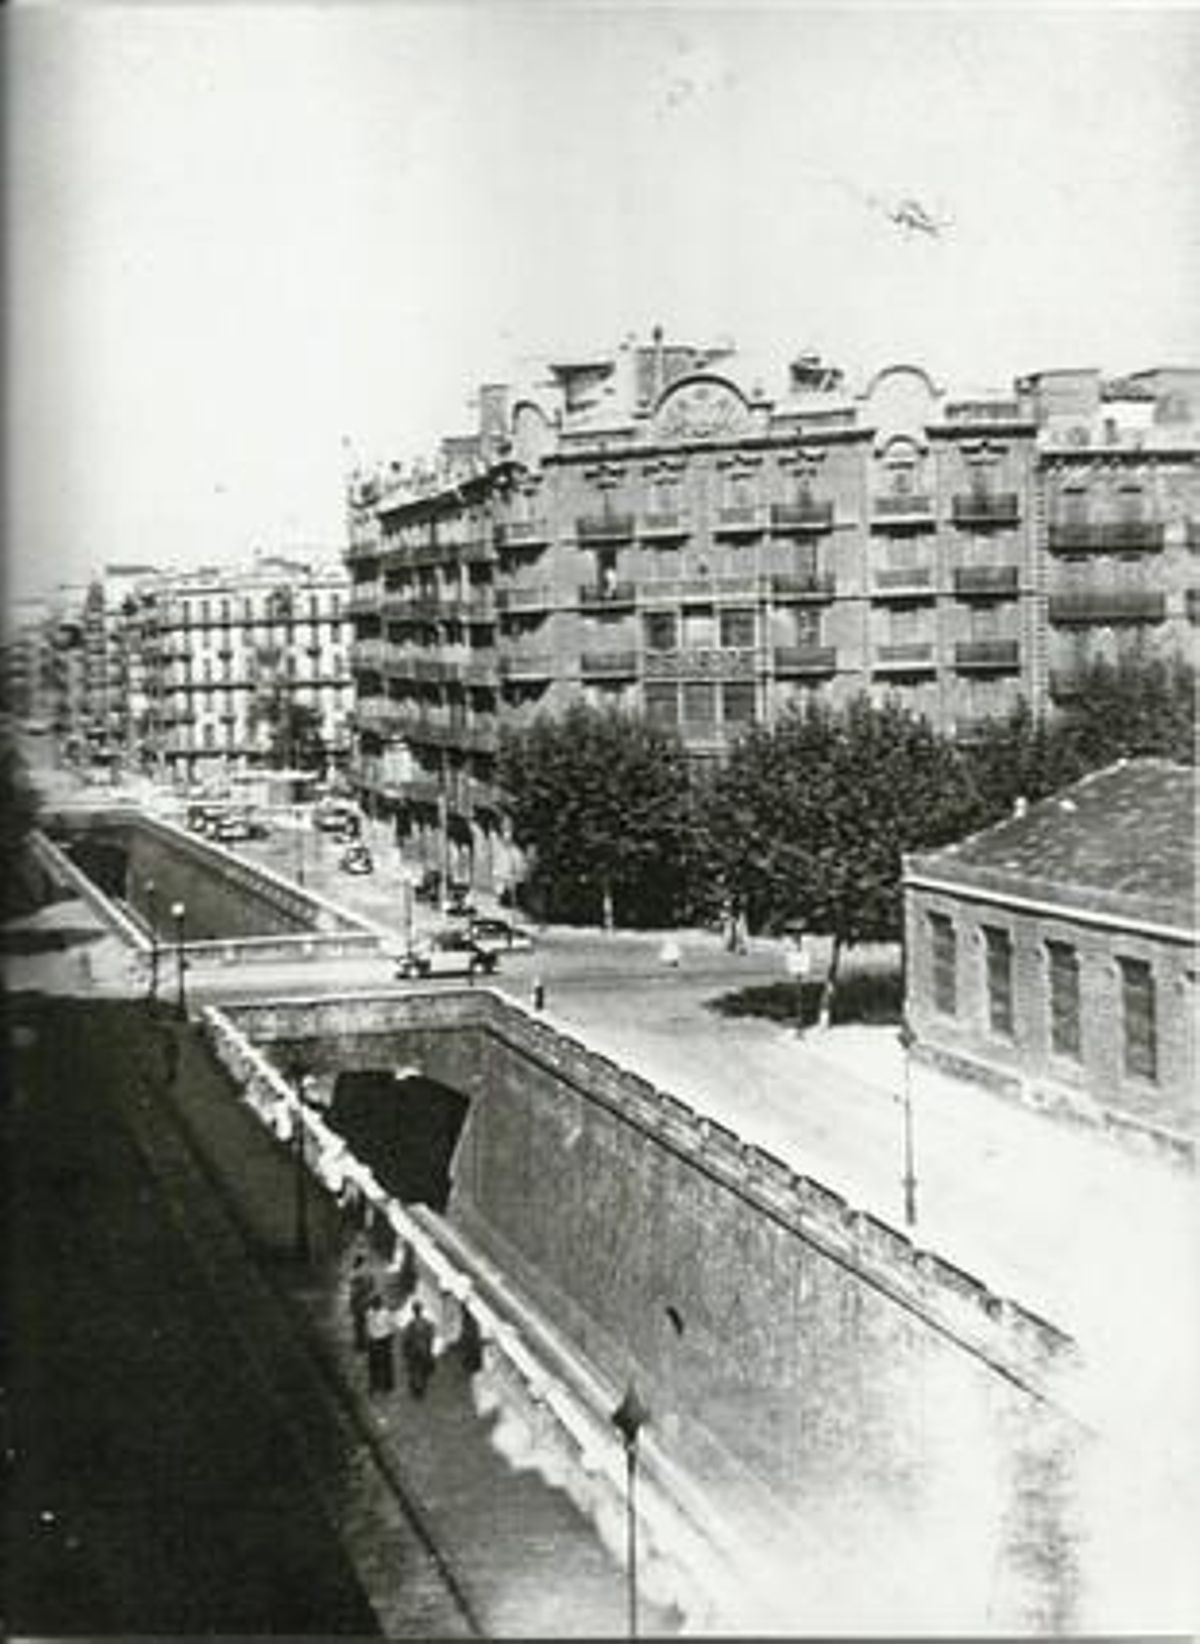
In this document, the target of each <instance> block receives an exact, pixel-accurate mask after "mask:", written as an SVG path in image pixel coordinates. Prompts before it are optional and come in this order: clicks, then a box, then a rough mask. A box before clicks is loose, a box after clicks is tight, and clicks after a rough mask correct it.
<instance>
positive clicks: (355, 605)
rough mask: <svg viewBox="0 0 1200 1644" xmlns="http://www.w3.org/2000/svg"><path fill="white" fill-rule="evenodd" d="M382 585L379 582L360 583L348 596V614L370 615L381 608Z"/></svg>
mask: <svg viewBox="0 0 1200 1644" xmlns="http://www.w3.org/2000/svg"><path fill="white" fill-rule="evenodd" d="M380 593H381V589H380V586H379V584H378V583H377V582H370V583H360V584H359V585H358V586H357V587H356V588H352V589H351V590H350V593H349V595H348V596H347V598H346V615H347V616H352V617H353V616H370V615H372V614H373V613H374V612H376V611H378V609H379V596H380Z"/></svg>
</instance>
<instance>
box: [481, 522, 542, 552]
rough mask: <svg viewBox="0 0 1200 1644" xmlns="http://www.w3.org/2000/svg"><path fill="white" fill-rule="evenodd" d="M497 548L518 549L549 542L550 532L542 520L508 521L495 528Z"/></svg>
mask: <svg viewBox="0 0 1200 1644" xmlns="http://www.w3.org/2000/svg"><path fill="white" fill-rule="evenodd" d="M494 529H495V533H496V546H497V548H520V547H522V546H523V545H524V544H529V545H530V546H533V545H535V544H538V543H543V542H549V540H550V532H549V528H548V527H547V524H546V521H545V520H544V519H510V520H505V521H503V522H501V523H499V524H497V525H496V526H495V527H494Z"/></svg>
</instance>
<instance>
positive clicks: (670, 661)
mask: <svg viewBox="0 0 1200 1644" xmlns="http://www.w3.org/2000/svg"><path fill="white" fill-rule="evenodd" d="M762 660H763V657H762V653H761V652H760V651H758V650H757V649H756V648H755V647H754V646H742V647H738V648H733V647H728V646H727V647H716V646H703V647H701V646H696V647H692V648H690V649H687V650H671V651H647V652H646V653H645V655H644V657H643V659H642V665H643V669H644V671H645V675H646V678H647V679H750V678H753V676H754V672H755V670H756V669H757V668H758V667H759V666H760V664H761V662H762Z"/></svg>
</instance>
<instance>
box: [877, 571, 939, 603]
mask: <svg viewBox="0 0 1200 1644" xmlns="http://www.w3.org/2000/svg"><path fill="white" fill-rule="evenodd" d="M932 584H933V567H932V566H931V565H906V566H904V567H903V568H902V569H899V568H895V567H893V568H891V569H888V570H883V571H876V573H875V578H874V584H873V589H872V591H873V592H874V593H876V594H892V595H897V596H904V595H907V594H928V595H930V596H932V594H933V587H932Z"/></svg>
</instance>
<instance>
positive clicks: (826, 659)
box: [775, 645, 837, 674]
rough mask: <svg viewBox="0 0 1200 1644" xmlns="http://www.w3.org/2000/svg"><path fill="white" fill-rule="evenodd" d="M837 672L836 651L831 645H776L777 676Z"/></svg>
mask: <svg viewBox="0 0 1200 1644" xmlns="http://www.w3.org/2000/svg"><path fill="white" fill-rule="evenodd" d="M836 671H837V649H836V647H835V646H833V645H777V646H776V647H775V672H776V673H777V674H832V673H835V672H836Z"/></svg>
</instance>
